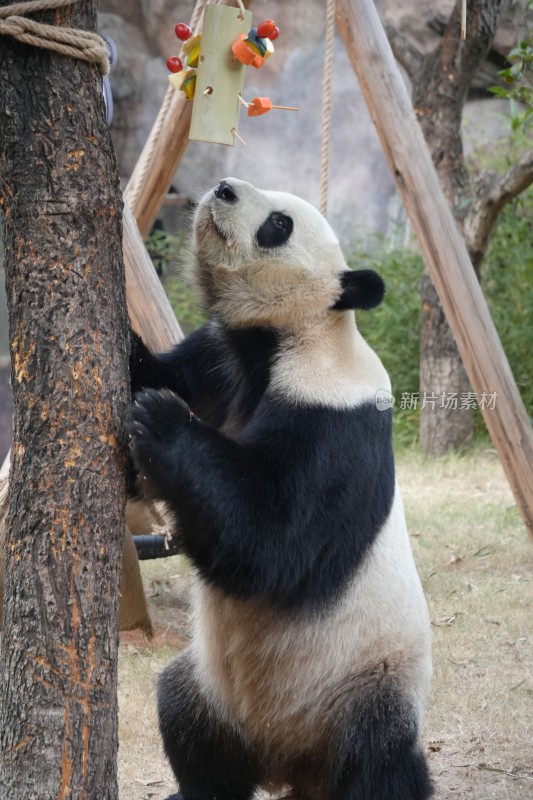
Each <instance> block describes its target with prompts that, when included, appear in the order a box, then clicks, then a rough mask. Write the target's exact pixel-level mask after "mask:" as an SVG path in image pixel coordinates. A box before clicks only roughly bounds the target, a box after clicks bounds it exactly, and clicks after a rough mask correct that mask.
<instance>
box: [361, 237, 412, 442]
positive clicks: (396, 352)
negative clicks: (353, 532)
mask: <svg viewBox="0 0 533 800" xmlns="http://www.w3.org/2000/svg"><path fill="white" fill-rule="evenodd" d="M348 264H349V266H350V267H351V268H352V269H375V270H376V271H377V272H379V274H380V275H381V277H382V278H383V280H384V281H385V284H386V287H387V291H386V293H385V299H384V300H383V303H382V304H381V305H380V306H378V307H377V308H375V309H372V310H371V311H358V312H357V314H356V318H357V325H358V327H359V330H360V331H361V333H362V334H363V336H364V337H365V339H366V340H367V341H368V343H369V344H370V346H371V347H372V348H373V349H374V350H375V351H376V353H377V354H378V355H379V357H380V358H381V360H382V361H383V364H384V366H385V368H386V370H387V372H388V373H389V375H390V378H391V383H392V393H393V394H394V396H395V398H396V403H395V406H394V417H393V419H394V438H395V442H396V444H398V445H406V446H407V445H412V444H414V443H415V442H416V441H417V440H418V422H419V409H418V408H417V409H411V408H408V407H407V408H403V409H402V408H400V405H401V398H402V394H407V395H409V396H410V395H411V394H416V393H417V392H418V391H419V360H420V281H421V278H422V271H423V268H424V263H423V260H422V256H421V255H420V254H419V253H417V252H416V251H415V250H411V249H408V250H406V249H403V248H399V247H394V248H390V247H387V245H386V243H385V242H384V241H383V240H380V239H376V240H375V242H374V246H373V247H372V248H370V249H369V250H355V251H354V252H353V253H352V254H351V255H350V256H349V257H348Z"/></svg>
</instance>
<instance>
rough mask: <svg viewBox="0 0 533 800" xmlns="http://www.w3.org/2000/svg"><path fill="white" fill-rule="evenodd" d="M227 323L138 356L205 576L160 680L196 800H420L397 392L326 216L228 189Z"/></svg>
mask: <svg viewBox="0 0 533 800" xmlns="http://www.w3.org/2000/svg"><path fill="white" fill-rule="evenodd" d="M194 252H195V259H196V266H195V275H196V281H197V283H198V286H199V288H200V291H201V292H202V294H203V297H204V300H205V303H206V305H207V307H208V309H209V311H210V314H211V321H210V322H208V323H207V324H206V325H205V326H203V327H202V328H201V329H200V330H198V331H197V332H195V333H193V334H192V335H191V336H189V337H188V338H187V339H186V340H185V341H184V342H182V343H181V344H179V345H178V346H177V347H176V348H175V350H173V351H172V352H171V353H169V354H167V355H163V356H154V355H152V354H150V353H149V352H148V351H147V350H146V348H144V346H143V345H142V342H140V340H136V341H135V343H134V348H133V353H132V371H133V383H134V387H135V388H140V387H144V391H143V392H141V393H140V394H137V396H136V404H135V405H134V408H133V411H132V423H131V434H132V448H133V455H134V460H135V463H136V466H137V468H138V470H139V473H140V476H141V479H143V480H141V483H142V485H143V487H145V486H148V489H149V492H150V494H151V495H152V496H154V497H156V498H158V499H161V500H164V501H165V502H166V503H167V505H168V507H169V509H170V510H171V512H173V513H174V515H175V517H176V521H177V530H179V533H178V534H177V535H178V536H179V539H180V542H181V546H182V547H183V550H184V551H185V552H186V553H187V554H188V555H189V556H190V558H191V559H192V561H193V563H194V564H195V566H196V568H197V573H198V578H197V583H196V588H195V596H194V629H193V637H192V643H191V644H190V646H189V647H188V649H187V650H186V651H185V652H183V653H182V654H180V655H179V656H178V657H177V658H176V659H175V660H174V661H172V662H171V663H170V664H169V665H168V666H167V668H166V669H165V670H164V671H163V674H162V675H161V678H160V680H159V691H158V698H159V718H160V727H161V732H162V736H163V741H164V746H165V751H166V754H167V757H168V759H169V761H170V764H171V765H172V768H173V770H174V773H175V776H176V779H177V781H178V783H179V786H180V792H178V793H177V794H176V795H172V797H173V798H181V797H183V798H185V799H186V800H192V799H193V798H194V800H215V798H216V800H246V798H249V797H251V795H252V794H253V793H254V791H255V790H256V789H257V788H259V787H263V788H266V789H268V790H271V791H278V792H279V791H282V792H283V791H289V792H290V793H291V796H295V797H298V798H301V800H315V798H316V800H337V799H338V800H341V798H346V800H348V799H350V800H424V798H428V797H430V796H431V794H432V788H431V781H430V778H429V775H428V770H427V766H426V761H425V757H424V754H423V752H422V748H421V744H420V724H421V719H422V716H423V712H424V705H425V701H426V696H427V692H428V687H429V682H430V673H431V663H430V632H429V620H428V613H427V607H426V603H425V600H424V597H423V593H422V589H421V585H420V581H419V578H418V575H417V572H416V569H415V566H414V563H413V558H412V554H411V549H410V544H409V540H408V535H407V531H406V527H405V521H404V512H403V507H402V501H401V498H400V495H399V493H398V489H397V487H396V484H395V477H394V462H393V455H392V450H391V411H390V409H389V410H385V411H381V410H378V409H377V408H376V402H375V398H376V393H377V392H378V391H379V390H389V389H390V384H389V379H388V376H387V374H386V372H385V370H384V368H383V366H382V364H381V362H380V360H379V358H378V357H377V356H376V354H375V353H374V352H373V351H372V350H371V349H370V347H369V346H368V345H367V344H366V342H365V341H364V339H363V338H362V336H361V335H360V333H359V332H358V330H357V328H356V325H355V320H354V314H353V312H352V311H351V309H353V308H370V307H372V306H374V305H377V304H378V303H379V302H380V301H381V299H382V295H383V290H384V287H383V283H382V281H381V279H380V278H379V277H378V276H377V275H376V273H374V272H373V271H370V270H361V271H354V272H352V271H349V270H348V269H347V266H346V263H345V261H344V258H343V256H342V253H341V250H340V248H339V245H338V242H337V240H336V238H335V236H334V234H333V232H332V231H331V229H330V227H329V225H328V224H327V222H326V221H325V220H324V219H323V218H322V216H321V215H320V214H319V212H318V211H317V210H316V209H314V208H313V207H312V206H310V205H309V204H308V203H305V202H304V201H302V200H300V199H298V198H296V197H293V196H292V195H288V194H284V193H280V192H267V191H260V190H258V189H256V188H254V187H253V186H251V185H250V184H248V183H245V182H243V181H239V180H236V179H234V178H228V179H227V180H224V181H222V182H221V183H220V184H219V186H218V187H217V188H215V189H214V190H211V191H209V192H208V193H207V194H206V195H205V197H203V199H202V200H201V202H200V204H199V206H198V209H197V212H196V217H195V223H194Z"/></svg>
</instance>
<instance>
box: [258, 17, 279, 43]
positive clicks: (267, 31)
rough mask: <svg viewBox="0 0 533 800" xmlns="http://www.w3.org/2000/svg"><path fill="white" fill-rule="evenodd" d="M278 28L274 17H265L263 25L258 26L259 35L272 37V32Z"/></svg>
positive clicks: (264, 37) (267, 37)
mask: <svg viewBox="0 0 533 800" xmlns="http://www.w3.org/2000/svg"><path fill="white" fill-rule="evenodd" d="M275 30H277V28H276V23H275V22H274V20H273V19H265V21H264V22H262V23H261V25H258V26H257V35H258V36H260V37H261V39H271V38H272V34H273V33H274V31H275ZM278 33H279V31H278Z"/></svg>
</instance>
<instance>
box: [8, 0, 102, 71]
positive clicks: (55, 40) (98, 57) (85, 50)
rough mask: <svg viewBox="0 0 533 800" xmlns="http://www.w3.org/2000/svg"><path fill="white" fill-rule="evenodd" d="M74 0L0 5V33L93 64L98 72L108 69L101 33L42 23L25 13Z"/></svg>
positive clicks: (72, 2) (33, 1)
mask: <svg viewBox="0 0 533 800" xmlns="http://www.w3.org/2000/svg"><path fill="white" fill-rule="evenodd" d="M77 2H78V0H30V2H28V3H13V4H12V5H9V6H4V7H3V8H0V36H12V37H13V38H14V39H16V40H17V41H19V42H23V44H29V45H32V46H33V47H42V48H44V49H45V50H52V51H53V52H55V53H61V55H64V56H69V57H70V58H77V59H79V60H81V61H87V62H88V63H89V64H97V65H98V68H99V69H100V72H101V73H102V75H107V73H108V72H109V56H108V52H107V47H106V45H105V42H104V40H103V39H102V37H101V36H98V34H97V33H92V32H91V31H83V30H81V29H79V28H64V27H62V26H60V25H45V24H43V23H41V22H36V21H35V20H33V19H27V18H26V15H27V14H34V13H35V12H36V11H50V10H53V9H57V8H64V7H65V6H70V5H74V3H77Z"/></svg>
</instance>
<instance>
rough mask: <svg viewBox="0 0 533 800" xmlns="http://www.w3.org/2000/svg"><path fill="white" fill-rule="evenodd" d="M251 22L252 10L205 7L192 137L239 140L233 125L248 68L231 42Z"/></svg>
mask: <svg viewBox="0 0 533 800" xmlns="http://www.w3.org/2000/svg"><path fill="white" fill-rule="evenodd" d="M251 26H252V15H251V13H250V12H249V11H245V13H244V14H242V13H241V12H240V11H239V9H238V8H227V7H224V6H206V7H205V11H204V24H203V28H202V42H201V47H200V62H199V64H198V73H197V77H196V91H195V94H194V103H193V109H192V119H191V127H190V131H189V139H197V140H199V141H202V142H216V143H218V144H225V145H230V146H232V145H234V144H235V138H234V136H233V133H232V129H237V128H238V125H239V114H240V110H241V104H240V103H239V95H240V94H241V92H242V87H243V85H244V72H245V68H244V65H243V64H241V63H240V61H237V59H235V58H233V54H232V52H231V43H232V42H233V40H234V39H236V38H237V37H238V36H239V35H240V34H242V33H248V31H249V30H250V28H251Z"/></svg>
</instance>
